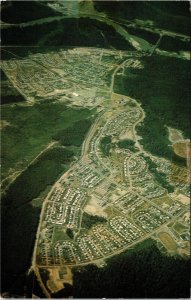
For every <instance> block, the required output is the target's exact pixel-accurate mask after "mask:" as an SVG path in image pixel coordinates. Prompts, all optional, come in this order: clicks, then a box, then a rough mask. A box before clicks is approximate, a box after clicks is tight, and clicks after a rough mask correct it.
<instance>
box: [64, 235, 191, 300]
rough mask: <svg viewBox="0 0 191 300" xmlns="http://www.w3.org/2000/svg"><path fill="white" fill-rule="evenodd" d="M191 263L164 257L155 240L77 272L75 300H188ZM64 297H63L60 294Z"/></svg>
mask: <svg viewBox="0 0 191 300" xmlns="http://www.w3.org/2000/svg"><path fill="white" fill-rule="evenodd" d="M189 276H190V260H184V259H182V258H180V257H170V256H166V255H164V254H162V253H161V252H160V251H159V250H158V248H157V247H156V244H155V242H154V241H153V240H146V241H144V242H142V243H140V244H139V245H137V246H135V247H134V248H133V249H130V250H127V251H125V252H124V253H122V254H119V255H118V256H115V257H112V258H110V259H108V260H107V265H106V267H103V268H98V267H97V266H95V265H88V266H86V267H79V268H76V269H74V278H73V279H74V286H73V288H74V290H73V297H74V298H189V295H190V286H189ZM60 295H61V293H60Z"/></svg>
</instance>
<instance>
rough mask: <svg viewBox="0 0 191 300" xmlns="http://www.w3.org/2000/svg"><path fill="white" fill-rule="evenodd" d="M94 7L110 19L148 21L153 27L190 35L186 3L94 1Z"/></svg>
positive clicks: (188, 10)
mask: <svg viewBox="0 0 191 300" xmlns="http://www.w3.org/2000/svg"><path fill="white" fill-rule="evenodd" d="M94 6H95V8H96V9H97V10H98V11H100V12H101V11H102V12H103V11H104V12H105V13H107V15H108V16H110V17H111V18H123V19H125V20H134V19H139V20H144V21H145V22H147V21H148V20H150V21H151V22H153V26H154V27H159V28H164V29H166V30H167V29H168V30H172V31H174V32H180V33H183V34H187V35H188V36H189V33H190V27H189V17H190V9H189V2H188V1H179V2H175V1H94Z"/></svg>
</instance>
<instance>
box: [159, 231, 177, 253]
mask: <svg viewBox="0 0 191 300" xmlns="http://www.w3.org/2000/svg"><path fill="white" fill-rule="evenodd" d="M158 237H159V239H160V240H161V242H162V243H163V245H164V246H165V247H166V248H167V249H168V250H170V251H175V250H176V249H177V245H176V243H175V241H174V240H173V238H172V237H171V236H170V235H169V234H168V233H166V232H161V233H159V234H158Z"/></svg>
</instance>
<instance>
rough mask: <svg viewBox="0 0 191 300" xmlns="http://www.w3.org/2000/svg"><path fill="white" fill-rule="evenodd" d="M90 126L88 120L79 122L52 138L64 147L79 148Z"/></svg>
mask: <svg viewBox="0 0 191 300" xmlns="http://www.w3.org/2000/svg"><path fill="white" fill-rule="evenodd" d="M91 124H92V122H91V120H90V119H85V120H80V121H78V122H75V123H74V124H73V125H72V126H70V127H67V128H66V129H63V130H61V131H59V132H58V133H57V134H55V135H54V136H53V139H55V140H57V141H59V142H60V143H61V144H62V145H64V146H71V145H73V146H81V144H82V142H83V140H84V138H85V135H86V133H87V131H88V129H89V128H90V126H91Z"/></svg>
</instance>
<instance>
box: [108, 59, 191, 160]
mask: <svg viewBox="0 0 191 300" xmlns="http://www.w3.org/2000/svg"><path fill="white" fill-rule="evenodd" d="M141 61H142V63H143V65H144V68H143V69H131V68H128V69H126V73H125V76H118V77H116V80H115V86H114V90H115V92H116V93H119V94H125V95H128V96H130V97H132V98H135V99H136V100H137V101H139V102H140V103H141V105H142V107H143V109H144V111H145V113H146V117H145V119H144V121H143V124H141V126H139V127H138V126H137V133H138V134H139V135H140V136H142V137H143V139H142V140H141V141H140V143H141V144H142V145H143V146H144V149H145V150H146V151H149V152H151V153H152V154H154V155H158V156H163V157H165V158H167V159H169V160H172V161H173V162H175V163H177V164H185V160H184V161H183V160H182V159H181V158H179V157H177V155H174V153H173V150H172V148H171V146H170V142H169V139H168V129H167V127H166V126H170V127H173V128H176V129H179V130H181V131H182V132H183V134H184V137H185V138H189V135H190V122H189V120H190V109H191V103H190V66H189V64H188V62H187V61H184V60H180V59H176V58H170V57H162V56H152V57H147V56H145V57H142V59H141ZM180 112H181V113H180Z"/></svg>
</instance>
